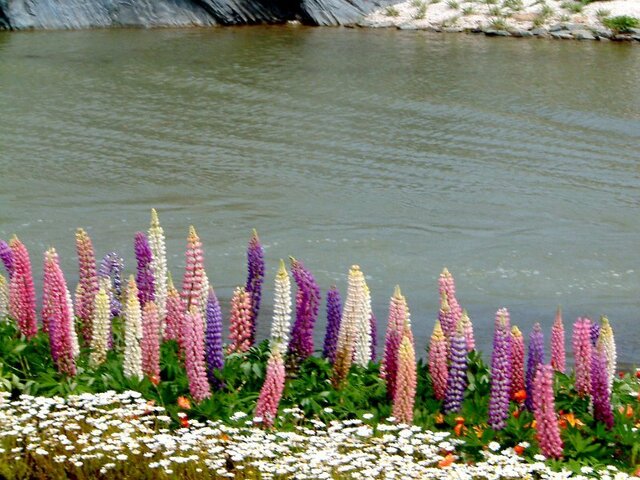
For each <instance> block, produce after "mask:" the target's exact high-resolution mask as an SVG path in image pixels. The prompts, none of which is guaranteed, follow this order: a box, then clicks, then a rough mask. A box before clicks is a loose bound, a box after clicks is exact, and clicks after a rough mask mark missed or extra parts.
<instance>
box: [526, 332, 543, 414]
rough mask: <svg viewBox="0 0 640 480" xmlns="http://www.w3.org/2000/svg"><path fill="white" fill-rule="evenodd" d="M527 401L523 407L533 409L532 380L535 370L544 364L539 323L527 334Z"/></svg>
mask: <svg viewBox="0 0 640 480" xmlns="http://www.w3.org/2000/svg"><path fill="white" fill-rule="evenodd" d="M527 353H528V355H527V377H526V388H527V399H526V401H525V406H526V407H527V408H528V409H529V410H532V409H533V380H534V378H535V376H536V369H537V368H538V366H540V365H542V364H543V363H544V334H543V333H542V327H540V324H539V323H536V324H535V325H534V326H533V330H532V331H531V333H530V334H529V351H528V352H527Z"/></svg>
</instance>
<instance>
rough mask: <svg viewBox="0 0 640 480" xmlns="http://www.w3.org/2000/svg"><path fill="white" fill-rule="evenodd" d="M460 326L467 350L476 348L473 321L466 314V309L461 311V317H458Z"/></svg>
mask: <svg viewBox="0 0 640 480" xmlns="http://www.w3.org/2000/svg"><path fill="white" fill-rule="evenodd" d="M460 322H461V323H462V328H463V329H464V339H465V341H466V342H467V352H470V351H471V350H475V349H476V339H475V336H474V334H473V323H471V319H470V318H469V315H468V314H467V311H466V310H463V311H462V317H460Z"/></svg>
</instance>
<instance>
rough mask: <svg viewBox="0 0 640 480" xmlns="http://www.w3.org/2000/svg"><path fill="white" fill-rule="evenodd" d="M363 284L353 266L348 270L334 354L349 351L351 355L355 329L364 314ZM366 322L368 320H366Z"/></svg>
mask: <svg viewBox="0 0 640 480" xmlns="http://www.w3.org/2000/svg"><path fill="white" fill-rule="evenodd" d="M364 295H365V282H364V275H363V274H362V272H361V271H360V267H359V266H358V265H353V266H352V267H351V269H350V270H349V278H348V280H347V298H346V300H345V302H344V308H343V310H342V321H341V322H340V331H339V332H338V345H337V348H336V352H338V354H339V352H345V351H350V352H351V354H353V350H354V342H355V336H356V334H357V331H356V329H357V328H358V325H359V324H360V322H361V320H360V319H361V317H363V316H364V315H365V313H364V301H363V299H364ZM367 321H368V319H367Z"/></svg>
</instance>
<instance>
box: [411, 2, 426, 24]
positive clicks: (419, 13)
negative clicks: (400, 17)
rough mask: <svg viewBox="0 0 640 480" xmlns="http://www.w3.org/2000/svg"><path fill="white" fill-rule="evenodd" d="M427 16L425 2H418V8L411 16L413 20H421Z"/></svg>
mask: <svg viewBox="0 0 640 480" xmlns="http://www.w3.org/2000/svg"><path fill="white" fill-rule="evenodd" d="M426 16H427V4H426V3H425V2H420V6H419V7H418V9H417V10H416V12H415V13H414V14H413V18H414V19H415V20H422V19H423V18H425V17H426Z"/></svg>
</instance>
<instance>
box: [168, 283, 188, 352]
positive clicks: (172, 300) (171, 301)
mask: <svg viewBox="0 0 640 480" xmlns="http://www.w3.org/2000/svg"><path fill="white" fill-rule="evenodd" d="M166 305H167V316H166V319H165V327H164V338H165V339H166V340H177V341H178V342H179V341H180V325H181V324H182V319H183V317H184V314H185V312H184V311H183V310H182V300H181V299H180V293H179V292H178V290H177V289H176V288H175V287H174V286H173V282H172V281H171V277H169V286H168V288H167V304H166Z"/></svg>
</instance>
